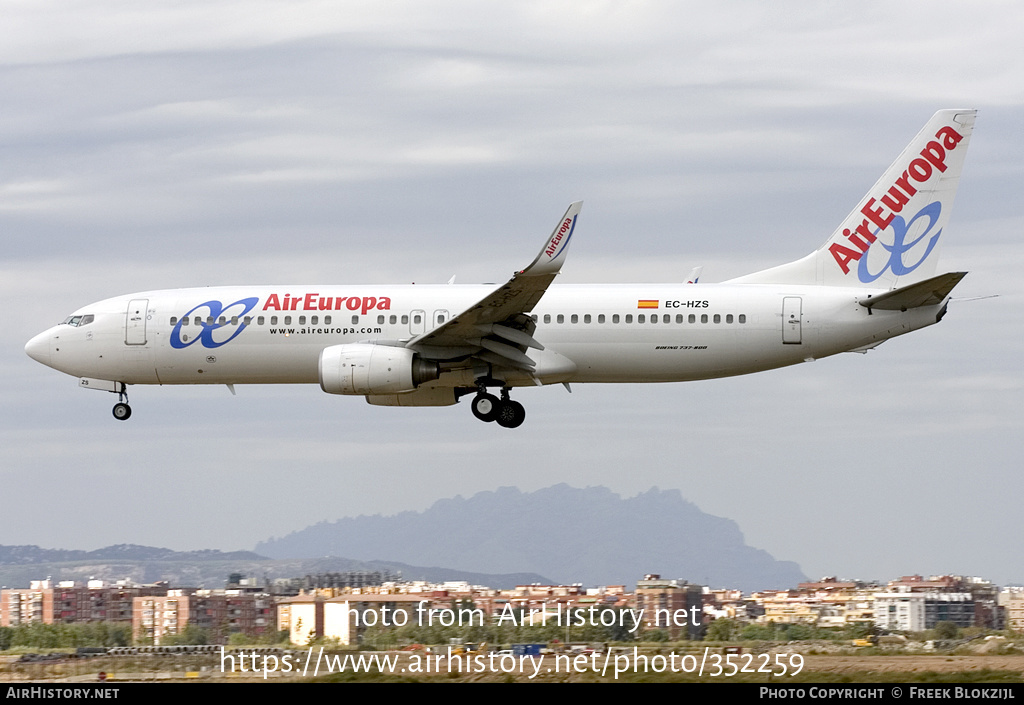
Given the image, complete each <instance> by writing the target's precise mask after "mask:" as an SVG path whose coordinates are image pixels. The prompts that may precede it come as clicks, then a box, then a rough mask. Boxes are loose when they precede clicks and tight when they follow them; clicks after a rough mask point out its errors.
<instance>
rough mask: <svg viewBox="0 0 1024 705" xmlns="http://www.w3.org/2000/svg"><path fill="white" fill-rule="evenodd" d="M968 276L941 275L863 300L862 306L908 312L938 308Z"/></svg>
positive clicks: (964, 273) (961, 274)
mask: <svg viewBox="0 0 1024 705" xmlns="http://www.w3.org/2000/svg"><path fill="white" fill-rule="evenodd" d="M966 276H967V272H949V273H947V274H940V275H939V276H937V277H932V278H931V279H925V280H924V281H921V282H917V283H916V284H910V285H908V286H901V287H900V288H899V289H893V290H892V291H887V292H885V293H884V294H879V295H878V296H870V297H868V298H866V299H861V301H860V305H861V306H867V307H868V308H877V309H880V310H883V311H906V310H907V309H909V308H918V307H921V306H938V305H939V304H941V303H942V302H943V301H945V299H946V297H947V296H949V292H951V291H953V287H954V286H956V285H957V284H959V283H960V280H961V279H963V278H964V277H966Z"/></svg>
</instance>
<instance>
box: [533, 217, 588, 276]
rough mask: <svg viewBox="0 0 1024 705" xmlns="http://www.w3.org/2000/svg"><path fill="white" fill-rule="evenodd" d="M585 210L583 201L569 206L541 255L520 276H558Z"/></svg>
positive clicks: (542, 249)
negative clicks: (583, 209) (581, 213)
mask: <svg viewBox="0 0 1024 705" xmlns="http://www.w3.org/2000/svg"><path fill="white" fill-rule="evenodd" d="M582 208H583V201H576V202H575V203H573V204H572V205H570V206H569V210H567V211H566V212H565V215H563V216H562V219H561V220H560V221H559V223H558V225H556V226H555V230H554V232H552V233H551V237H549V238H548V240H547V242H545V243H544V247H542V248H541V251H540V254H538V255H537V258H536V259H534V260H533V262H531V263H530V266H529V267H527V268H526V269H524V270H523V271H522V272H520V274H522V275H526V276H533V275H538V274H558V270H560V269H561V268H562V263H563V262H565V253H566V252H567V251H568V249H569V240H570V239H571V238H572V233H573V231H574V230H575V229H576V221H577V219H578V218H579V216H580V209H582Z"/></svg>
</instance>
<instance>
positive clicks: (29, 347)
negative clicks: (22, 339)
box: [25, 331, 50, 367]
mask: <svg viewBox="0 0 1024 705" xmlns="http://www.w3.org/2000/svg"><path fill="white" fill-rule="evenodd" d="M25 354H26V355H28V356H29V357H31V358H32V359H33V360H35V361H36V362H41V363H43V364H44V365H46V366H47V367H49V365H50V333H49V331H47V332H46V333H40V334H39V335H37V336H36V337H34V338H32V340H30V341H28V342H27V343H26V344H25Z"/></svg>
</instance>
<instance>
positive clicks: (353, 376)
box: [319, 343, 441, 395]
mask: <svg viewBox="0 0 1024 705" xmlns="http://www.w3.org/2000/svg"><path fill="white" fill-rule="evenodd" d="M319 367H320V388H321V389H323V390H324V391H325V392H327V393H328V394H359V395H372V394H400V393H402V392H411V391H412V390H414V389H416V387H418V386H419V385H421V384H423V383H424V382H429V381H431V380H435V379H437V378H438V377H439V376H440V374H441V371H440V368H439V367H438V364H437V363H436V362H431V361H429V360H423V359H422V358H420V357H419V355H417V354H416V353H415V352H413V351H412V350H409V349H408V348H396V347H391V346H388V345H373V344H371V343H352V344H349V345H332V346H331V347H329V348H324V349H323V351H322V352H321V353H320V365H319Z"/></svg>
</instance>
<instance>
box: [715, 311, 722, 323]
mask: <svg viewBox="0 0 1024 705" xmlns="http://www.w3.org/2000/svg"><path fill="white" fill-rule="evenodd" d="M721 322H722V314H720V313H716V314H715V323H721Z"/></svg>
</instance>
